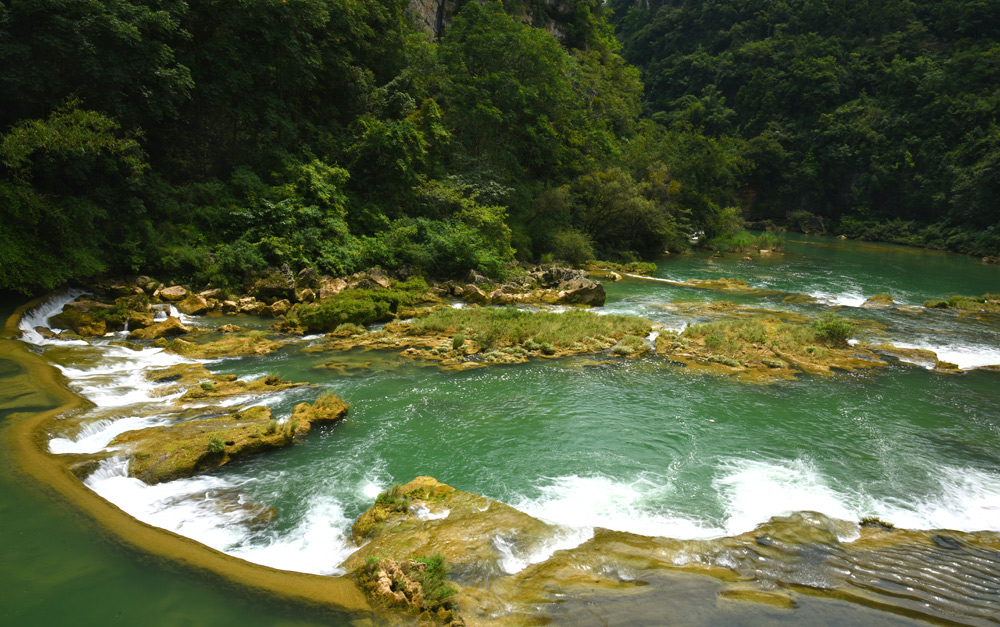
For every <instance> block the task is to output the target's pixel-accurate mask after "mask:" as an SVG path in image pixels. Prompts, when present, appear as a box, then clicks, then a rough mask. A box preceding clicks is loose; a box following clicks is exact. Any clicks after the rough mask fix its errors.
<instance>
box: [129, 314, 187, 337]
mask: <svg viewBox="0 0 1000 627" xmlns="http://www.w3.org/2000/svg"><path fill="white" fill-rule="evenodd" d="M189 331H190V329H189V328H187V327H186V326H184V325H183V324H181V321H180V320H178V319H177V318H174V317H173V316H170V317H169V318H167V319H166V320H164V321H163V322H157V323H156V324H154V325H152V326H149V327H146V328H144V329H136V330H135V331H132V332H131V333H129V334H128V338H129V339H130V340H156V339H159V338H161V337H174V336H177V335H183V334H185V333H188V332H189Z"/></svg>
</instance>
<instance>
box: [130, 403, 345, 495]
mask: <svg viewBox="0 0 1000 627" xmlns="http://www.w3.org/2000/svg"><path fill="white" fill-rule="evenodd" d="M348 408H349V405H348V404H347V403H345V402H344V401H343V400H341V399H339V398H337V397H336V396H333V395H323V396H321V397H320V398H319V399H317V400H316V402H315V403H314V404H313V405H310V404H308V403H301V404H299V405H297V406H296V407H295V409H294V410H293V412H292V416H291V417H290V418H289V419H288V421H287V422H286V423H284V424H282V425H277V426H276V425H275V423H274V422H272V417H271V409H270V408H269V407H260V406H258V407H250V408H248V409H244V410H241V411H238V412H235V413H233V414H229V415H227V416H220V417H215V418H206V419H204V420H194V421H191V422H184V423H180V424H176V425H169V426H160V427H150V428H147V429H139V430H136V431H127V432H125V433H123V434H121V435H119V436H118V437H116V438H115V439H114V440H112V442H111V446H117V447H121V448H122V449H124V450H125V451H126V452H127V454H128V455H130V456H131V460H130V462H129V475H131V476H132V477H136V478H137V479H141V480H142V481H144V482H146V483H148V484H156V483H162V482H164V481H172V480H174V479H180V478H183V477H190V476H192V475H195V474H197V473H199V472H204V471H207V470H211V469H213V468H218V467H219V466H224V465H225V464H228V463H229V462H230V461H232V460H234V459H238V458H240V457H244V456H246V455H250V454H253V453H258V452H260V451H264V450H269V449H274V448H280V447H283V446H287V445H288V444H291V443H292V441H293V440H294V439H295V438H296V437H301V436H303V435H305V434H307V433H308V432H309V430H310V428H311V426H312V425H313V424H317V423H321V422H332V421H336V420H340V419H342V418H343V417H344V416H346V415H347V411H348ZM218 443H221V447H219V446H218Z"/></svg>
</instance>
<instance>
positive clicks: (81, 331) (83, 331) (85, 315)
mask: <svg viewBox="0 0 1000 627" xmlns="http://www.w3.org/2000/svg"><path fill="white" fill-rule="evenodd" d="M110 310H111V305H107V304H105V303H98V302H96V301H92V300H78V301H73V302H72V303H66V306H65V307H63V310H62V312H61V313H60V314H59V315H57V316H55V317H53V318H52V324H53V325H55V326H56V327H59V328H64V329H69V330H70V331H72V332H73V333H75V334H77V335H79V336H81V337H95V336H99V335H104V334H105V333H107V332H108V330H109V325H108V322H107V317H108V313H109V312H110ZM119 328H120V326H119Z"/></svg>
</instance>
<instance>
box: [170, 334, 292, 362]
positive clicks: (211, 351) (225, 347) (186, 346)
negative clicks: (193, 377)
mask: <svg viewBox="0 0 1000 627" xmlns="http://www.w3.org/2000/svg"><path fill="white" fill-rule="evenodd" d="M281 346H282V344H281V343H280V342H276V341H274V340H270V339H268V338H267V337H266V336H265V335H264V334H263V333H261V332H260V331H250V332H247V333H245V334H242V333H229V334H227V337H224V338H223V339H221V340H216V341H210V342H193V341H191V342H189V341H186V340H182V339H177V340H174V341H172V342H170V343H169V344H167V347H166V348H167V350H168V351H170V352H172V353H177V354H178V355H184V356H185V357H191V358H192V359H219V358H221V357H244V356H250V355H269V354H270V353H273V352H275V351H276V350H278V349H279V348H281Z"/></svg>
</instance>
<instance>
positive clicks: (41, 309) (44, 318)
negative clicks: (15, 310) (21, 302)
mask: <svg viewBox="0 0 1000 627" xmlns="http://www.w3.org/2000/svg"><path fill="white" fill-rule="evenodd" d="M83 294H86V292H85V291H83V290H79V289H71V290H66V291H65V292H61V293H59V294H55V295H53V296H51V297H49V298H48V299H46V300H45V301H43V302H42V303H40V304H38V305H37V306H35V307H33V308H31V309H29V310H28V311H26V312H24V315H23V316H21V321H20V322H18V325H17V328H18V329H20V330H21V339H22V340H23V341H25V342H27V343H29V344H35V345H38V346H42V345H45V344H53V343H55V342H57V341H58V340H55V339H52V340H47V339H45V338H43V337H42V336H41V335H40V334H39V333H38V331H35V327H48V326H49V318H51V317H52V316H54V315H56V314H58V313H59V312H61V311H62V309H63V307H65V306H66V303H71V302H73V301H74V300H76V299H77V298H79V297H80V296H82V295H83Z"/></svg>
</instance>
